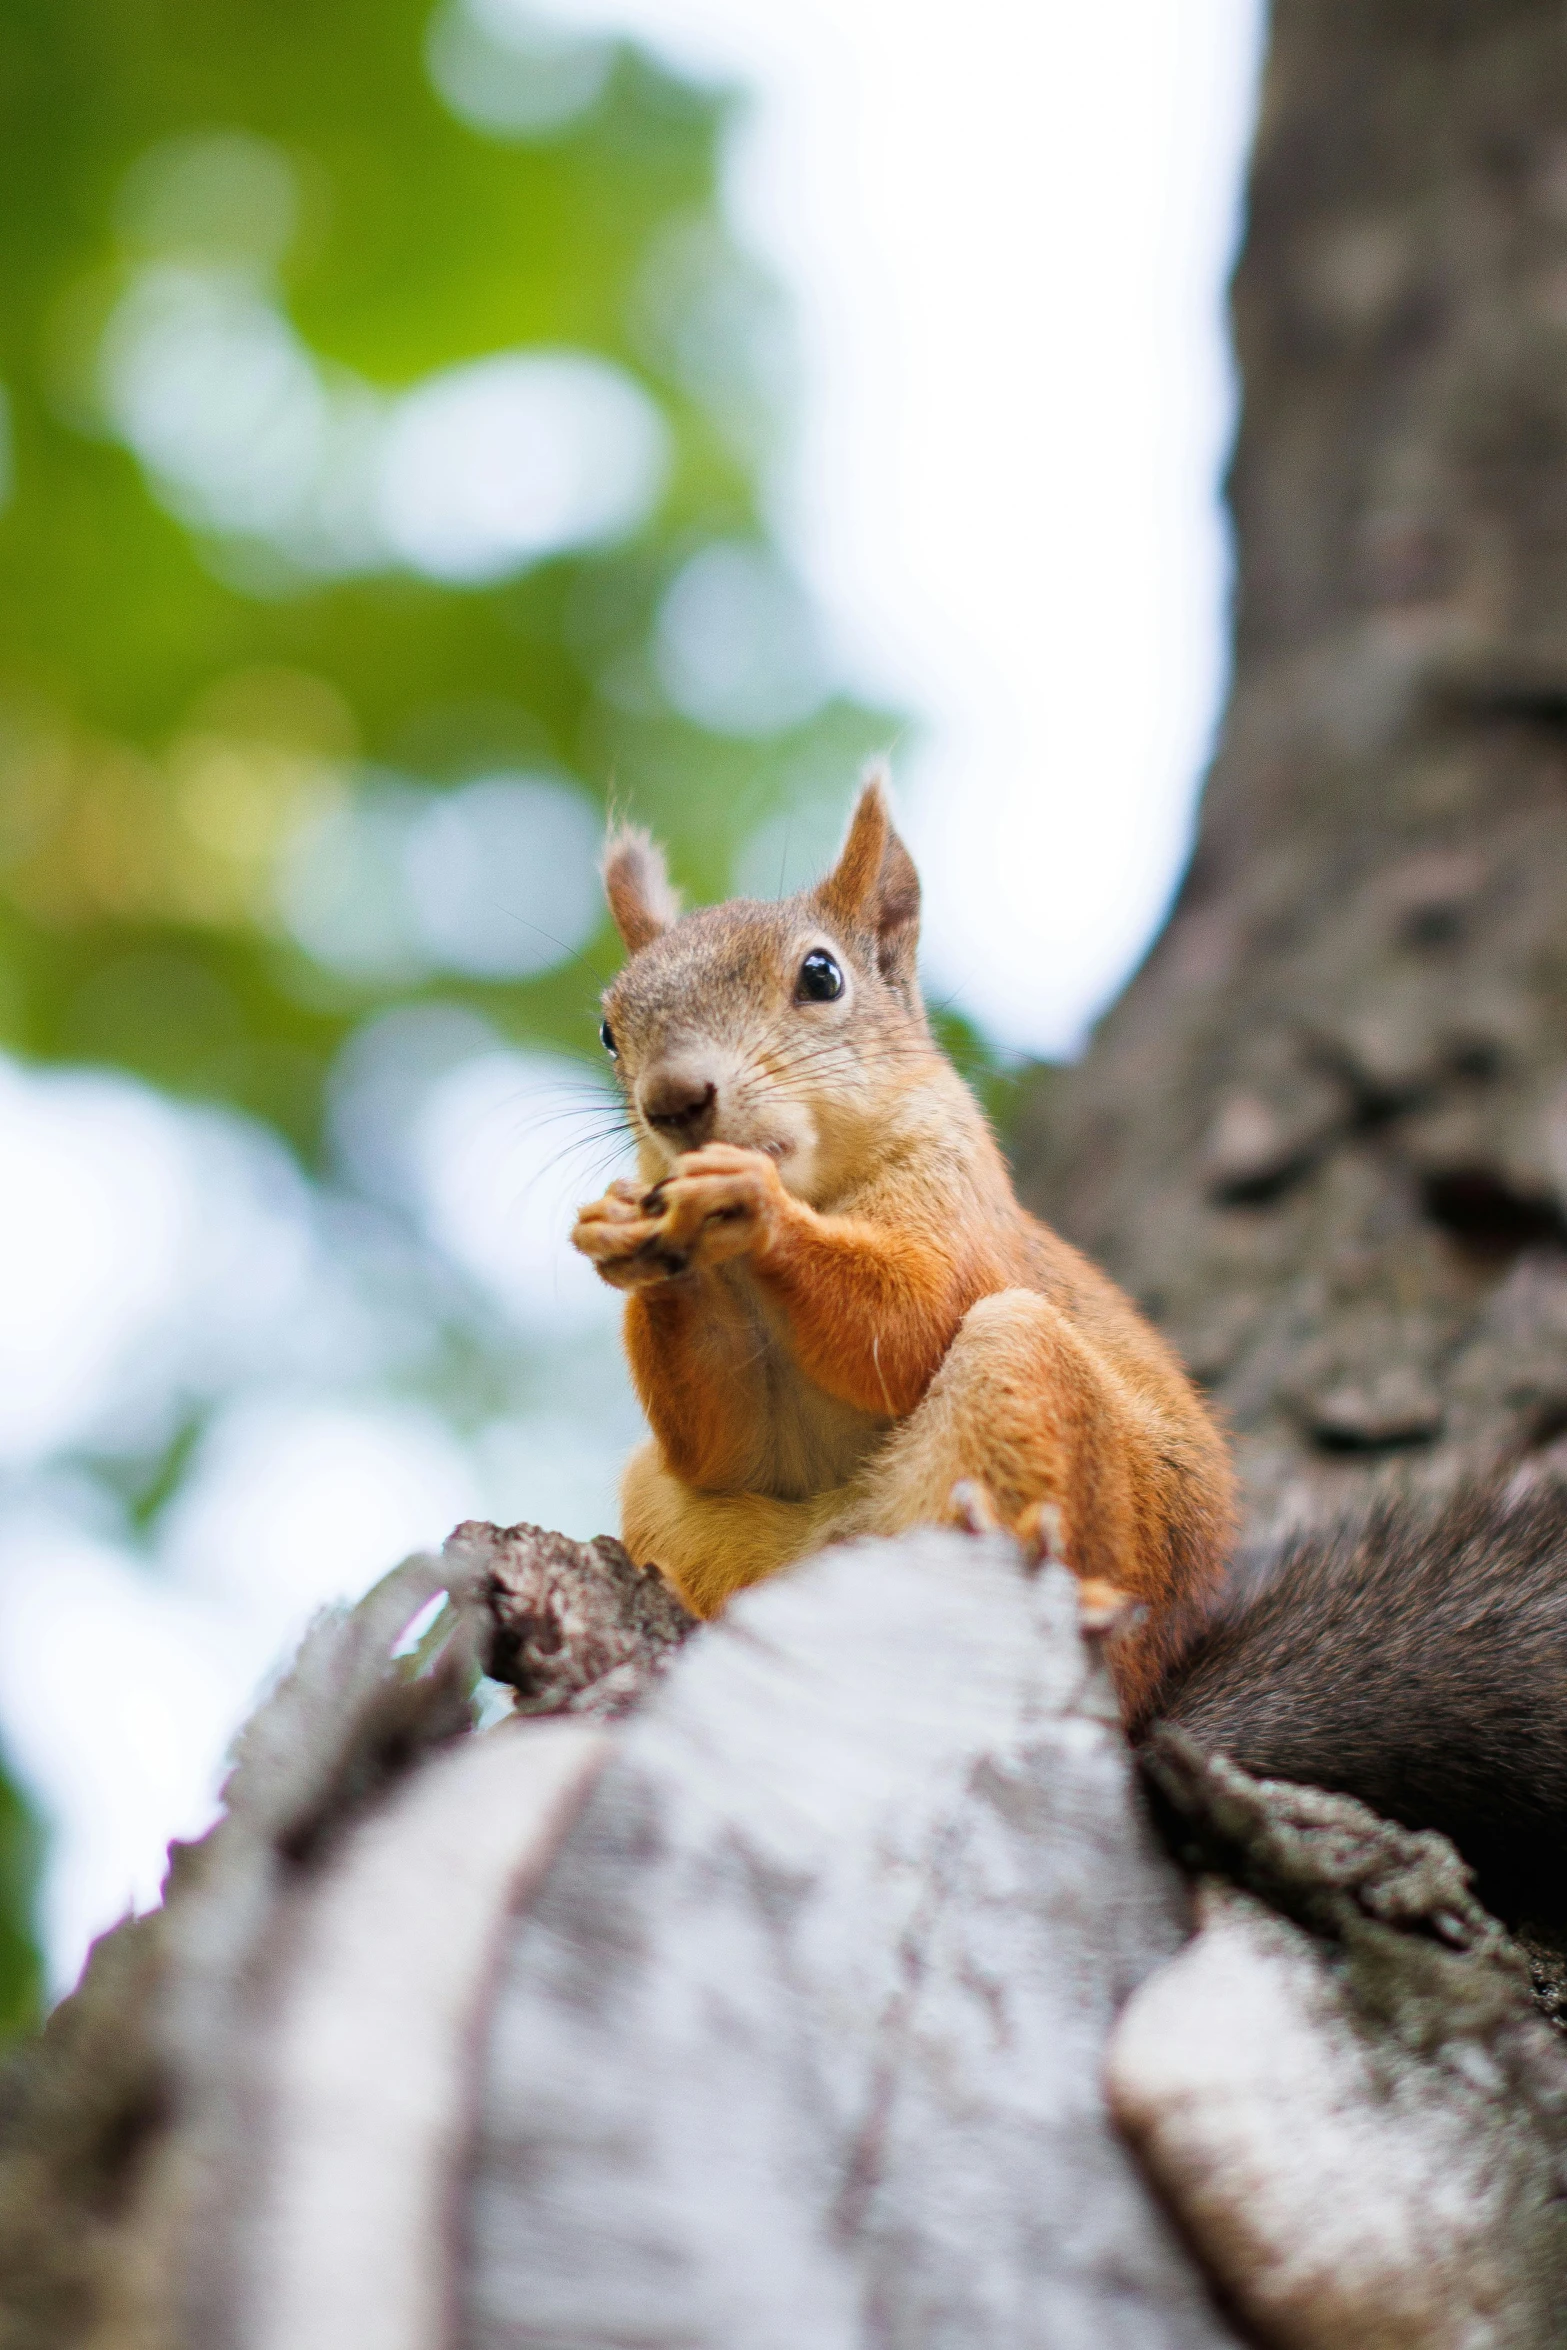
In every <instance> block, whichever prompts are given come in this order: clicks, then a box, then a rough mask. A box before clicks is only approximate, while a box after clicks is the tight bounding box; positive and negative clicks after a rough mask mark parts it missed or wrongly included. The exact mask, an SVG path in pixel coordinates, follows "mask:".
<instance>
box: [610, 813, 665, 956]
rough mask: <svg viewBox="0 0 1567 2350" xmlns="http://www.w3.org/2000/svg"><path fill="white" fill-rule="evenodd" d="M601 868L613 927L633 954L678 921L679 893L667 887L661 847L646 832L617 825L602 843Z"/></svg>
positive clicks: (624, 825) (626, 825)
mask: <svg viewBox="0 0 1567 2350" xmlns="http://www.w3.org/2000/svg"><path fill="white" fill-rule="evenodd" d="M603 871H604V894H605V896H606V897H607V898H608V900H609V910H610V912H611V913H612V914H613V915H614V917H615V928H616V929H617V930H618V931H619V932H620V935H621V937H622V938H623V939H624V940H625V942H626V944H627V946H628V947H629V948H630V950H631V952H632V953H633V954H635V953H636V952H637V950H638V948H639V947H645V946H646V945H647V943H648V941H649V940H650V939H654V938H657V937H658V936H659V935H660V933H661V932H663V931H665V930H667V929H668V928H669V926H670V924H671V923H672V922H674V921H676V920H678V918H679V914H680V895H679V892H678V891H677V890H674V889H672V888H671V887H670V883H669V873H668V870H667V868H666V866H665V864H664V852H663V850H662V849H661V848H660V847H659V845H658V843H657V841H656V840H653V839H651V838H650V837H649V836H648V834H647V833H645V832H640V831H638V830H637V829H636V828H635V827H634V826H632V825H629V824H617V825H616V826H615V828H614V830H613V831H612V832H611V834H610V836H609V839H608V840H607V841H606V842H605V844H604V867H603Z"/></svg>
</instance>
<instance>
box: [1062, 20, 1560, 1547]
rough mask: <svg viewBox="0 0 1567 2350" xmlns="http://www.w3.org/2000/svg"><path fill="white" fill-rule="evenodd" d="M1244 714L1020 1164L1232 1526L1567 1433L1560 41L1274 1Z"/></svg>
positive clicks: (1239, 525) (1239, 458)
mask: <svg viewBox="0 0 1567 2350" xmlns="http://www.w3.org/2000/svg"><path fill="white" fill-rule="evenodd" d="M1234 315H1235V326H1236V334H1237V338H1238V344H1239V353H1240V360H1241V367H1242V372H1243V378H1244V387H1245V388H1244V411H1243V418H1242V424H1241V431H1240V437H1239V444H1238V448H1237V451H1236V455H1235V460H1234V468H1233V474H1232V479H1231V498H1232V503H1233V509H1234V516H1235V523H1236V531H1237V541H1238V560H1239V581H1238V611H1237V627H1236V640H1235V642H1236V652H1235V662H1236V666H1235V677H1234V687H1233V695H1232V700H1231V705H1230V710H1229V715H1228V719H1227V721H1226V724H1225V728H1224V735H1223V742H1222V747H1221V750H1220V753H1219V756H1218V760H1217V763H1216V766H1215V768H1214V771H1213V775H1212V778H1211V780H1210V782H1209V785H1208V789H1207V792H1206V796H1205V798H1204V802H1203V807H1202V815H1201V826H1200V833H1199V838H1198V844H1197V850H1196V855H1195V857H1194V860H1193V863H1192V866H1191V869H1190V872H1189V874H1188V876H1187V879H1186V882H1185V885H1184V887H1183V888H1182V890H1181V892H1180V896H1179V899H1178V902H1177V904H1176V906H1175V909H1174V912H1173V914H1172V917H1171V919H1170V922H1169V924H1168V926H1167V928H1166V930H1165V932H1164V934H1163V936H1162V937H1161V939H1160V940H1159V942H1158V945H1157V946H1156V948H1155V949H1154V951H1153V953H1152V954H1151V955H1150V957H1149V958H1148V961H1147V963H1146V965H1145V967H1144V969H1143V970H1142V972H1141V973H1140V974H1139V976H1138V977H1137V979H1136V980H1135V981H1134V983H1133V984H1132V986H1131V987H1130V988H1129V989H1128V991H1127V992H1126V994H1125V996H1124V997H1123V999H1122V1000H1121V1002H1120V1003H1119V1004H1118V1005H1117V1007H1116V1008H1115V1009H1114V1010H1113V1011H1112V1013H1111V1014H1110V1016H1109V1017H1108V1019H1107V1020H1106V1021H1105V1022H1104V1024H1103V1026H1102V1028H1101V1030H1100V1032H1099V1034H1098V1036H1097V1038H1096V1040H1095V1043H1094V1046H1093V1049H1092V1051H1091V1052H1090V1054H1089V1055H1088V1057H1087V1059H1086V1061H1085V1062H1084V1063H1083V1065H1082V1066H1081V1067H1080V1068H1079V1069H1078V1070H1077V1071H1075V1072H1074V1073H1073V1074H1072V1076H1071V1077H1070V1079H1069V1080H1066V1081H1064V1082H1060V1083H1058V1084H1057V1085H1056V1086H1054V1087H1053V1088H1052V1089H1051V1090H1050V1091H1049V1092H1048V1093H1046V1094H1044V1095H1042V1096H1041V1097H1040V1098H1039V1099H1038V1100H1037V1101H1036V1103H1035V1104H1034V1107H1033V1111H1032V1114H1031V1115H1030V1116H1029V1117H1027V1118H1026V1119H1025V1122H1024V1129H1023V1134H1022V1139H1021V1145H1020V1153H1019V1155H1020V1159H1021V1163H1022V1166H1023V1169H1024V1175H1025V1184H1026V1188H1027V1189H1028V1190H1029V1191H1030V1193H1031V1195H1032V1198H1033V1200H1034V1202H1035V1204H1037V1205H1038V1206H1039V1207H1040V1208H1041V1209H1042V1211H1043V1212H1044V1213H1045V1214H1047V1215H1049V1216H1051V1217H1053V1218H1054V1219H1055V1220H1056V1221H1057V1222H1058V1223H1059V1224H1060V1225H1061V1226H1062V1227H1063V1228H1064V1229H1065V1230H1066V1231H1068V1232H1069V1233H1070V1234H1071V1236H1072V1237H1073V1238H1074V1239H1077V1240H1078V1241H1080V1242H1081V1243H1082V1244H1083V1245H1084V1246H1085V1247H1087V1248H1089V1249H1090V1250H1091V1251H1093V1252H1094V1253H1095V1254H1096V1255H1097V1256H1099V1257H1100V1258H1101V1259H1103V1260H1104V1261H1105V1262H1106V1263H1107V1264H1108V1265H1109V1266H1110V1268H1111V1269H1112V1270H1113V1271H1114V1272H1115V1273H1117V1274H1118V1275H1119V1276H1120V1277H1121V1278H1122V1279H1123V1280H1124V1281H1126V1282H1127V1283H1128V1285H1129V1286H1130V1287H1131V1288H1132V1289H1133V1290H1134V1291H1135V1292H1136V1293H1137V1294H1138V1295H1139V1296H1140V1297H1142V1298H1143V1299H1144V1300H1145V1301H1146V1303H1147V1304H1148V1305H1149V1306H1150V1307H1151V1308H1152V1309H1153V1311H1154V1312H1155V1313H1156V1314H1157V1315H1158V1316H1159V1317H1160V1319H1162V1321H1163V1322H1164V1323H1165V1325H1166V1326H1167V1327H1168V1328H1169V1329H1170V1331H1171V1332H1172V1333H1173V1335H1174V1336H1175V1338H1176V1339H1177V1341H1178V1342H1179V1344H1180V1345H1181V1346H1182V1348H1183V1349H1184V1350H1185V1352H1186V1354H1187V1357H1188V1359H1189V1360H1190V1361H1191V1362H1192V1363H1193V1364H1194V1365H1195V1366H1196V1367H1197V1369H1198V1371H1199V1372H1200V1374H1201V1376H1202V1377H1203V1378H1204V1379H1205V1380H1206V1381H1207V1382H1208V1383H1209V1384H1210V1385H1211V1387H1212V1389H1213V1391H1214V1392H1215V1394H1216V1395H1217V1397H1218V1399H1219V1400H1220V1402H1221V1403H1222V1404H1223V1406H1224V1408H1225V1410H1226V1411H1227V1412H1228V1414H1229V1415H1230V1419H1231V1422H1232V1425H1233V1427H1234V1428H1235V1431H1236V1433H1237V1436H1238V1438H1239V1440H1240V1445H1241V1451H1242V1459H1243V1466H1244V1473H1245V1476H1246V1480H1247V1486H1248V1493H1249V1498H1250V1501H1251V1505H1252V1510H1253V1518H1254V1523H1256V1524H1261V1523H1263V1522H1265V1521H1266V1520H1267V1519H1268V1518H1269V1517H1271V1516H1274V1515H1276V1514H1277V1513H1279V1512H1280V1511H1288V1512H1291V1513H1294V1512H1299V1511H1302V1510H1308V1509H1314V1508H1317V1507H1320V1506H1321V1505H1322V1504H1323V1503H1324V1502H1325V1501H1330V1500H1331V1499H1332V1498H1333V1497H1334V1496H1335V1494H1341V1493H1342V1492H1343V1491H1344V1489H1345V1488H1346V1487H1349V1488H1353V1487H1356V1486H1359V1485H1361V1484H1363V1483H1364V1482H1365V1481H1366V1480H1367V1478H1368V1477H1369V1476H1372V1475H1374V1474H1376V1473H1378V1472H1382V1471H1385V1470H1386V1469H1387V1468H1388V1466H1389V1465H1390V1464H1392V1463H1395V1462H1397V1463H1401V1464H1402V1465H1403V1466H1404V1468H1405V1471H1406V1473H1408V1472H1409V1471H1410V1470H1413V1471H1414V1472H1415V1473H1416V1474H1418V1475H1421V1476H1425V1475H1431V1476H1435V1477H1441V1476H1445V1475H1447V1474H1449V1473H1450V1472H1451V1471H1452V1470H1453V1469H1454V1468H1455V1467H1457V1466H1459V1465H1461V1464H1462V1463H1464V1462H1469V1461H1474V1460H1477V1459H1481V1458H1489V1459H1494V1458H1496V1457H1497V1456H1498V1455H1507V1454H1513V1455H1517V1456H1519V1457H1520V1458H1522V1457H1524V1456H1528V1455H1531V1454H1534V1453H1537V1452H1539V1450H1540V1449H1541V1448H1544V1447H1549V1446H1550V1445H1551V1444H1552V1443H1553V1442H1555V1441H1556V1440H1557V1439H1558V1438H1559V1437H1561V1435H1562V1433H1563V1431H1564V1429H1567V1249H1564V1242H1567V1218H1564V1213H1563V1202H1564V1200H1567V22H1564V19H1563V16H1562V11H1561V9H1560V8H1559V7H1558V6H1557V5H1556V0H1487V4H1486V5H1485V6H1483V7H1480V6H1475V5H1472V4H1469V0H1275V6H1274V9H1273V31H1272V48H1271V55H1270V58H1269V62H1268V66H1267V73H1266V82H1265V88H1264V94H1263V104H1262V113H1261V121H1260V126H1259V130H1258V136H1257V144H1256V151H1255V160H1254V164H1253V170H1252V181H1251V195H1250V216H1249V223H1248V229H1247V235H1246V241H1245V248H1244V252H1243V255H1242V258H1241V262H1240V266H1239V270H1238V273H1237V277H1236V282H1235V296H1234Z"/></svg>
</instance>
